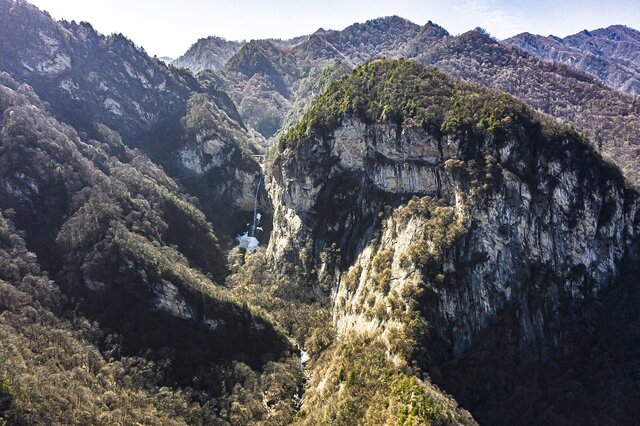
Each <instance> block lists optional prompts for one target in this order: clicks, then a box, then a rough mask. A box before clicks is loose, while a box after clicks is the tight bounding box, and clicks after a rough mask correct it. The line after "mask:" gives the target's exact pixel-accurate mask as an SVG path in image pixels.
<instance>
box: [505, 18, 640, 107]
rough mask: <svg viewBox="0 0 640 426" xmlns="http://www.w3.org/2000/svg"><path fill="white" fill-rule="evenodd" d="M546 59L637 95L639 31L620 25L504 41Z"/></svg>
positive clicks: (639, 64) (525, 35)
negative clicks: (566, 34)
mask: <svg viewBox="0 0 640 426" xmlns="http://www.w3.org/2000/svg"><path fill="white" fill-rule="evenodd" d="M505 43H507V44H509V45H511V46H515V47H517V48H519V49H522V50H524V51H526V52H529V53H530V54H532V55H534V56H536V57H538V58H540V59H543V60H545V61H550V62H556V63H561V64H566V65H570V66H572V67H573V68H576V69H579V70H581V71H584V72H586V73H587V74H590V75H592V76H594V77H596V78H598V79H600V80H601V81H603V82H604V83H605V84H607V85H608V86H611V87H613V88H615V89H618V90H622V91H623V92H627V93H631V94H635V95H637V94H640V32H638V31H637V30H635V29H633V28H629V27H626V26H623V25H612V26H610V27H607V28H600V29H597V30H594V31H587V30H584V31H581V32H579V33H577V34H573V35H570V36H567V37H564V38H560V37H555V36H547V37H545V36H540V35H534V34H530V33H522V34H518V35H517V36H514V37H511V38H509V39H507V40H505Z"/></svg>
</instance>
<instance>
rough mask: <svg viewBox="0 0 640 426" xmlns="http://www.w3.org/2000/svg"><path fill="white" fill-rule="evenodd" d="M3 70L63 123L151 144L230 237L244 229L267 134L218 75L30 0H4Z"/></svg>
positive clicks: (0, 11)
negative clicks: (248, 122)
mask: <svg viewBox="0 0 640 426" xmlns="http://www.w3.org/2000/svg"><path fill="white" fill-rule="evenodd" d="M0 71H6V72H8V73H9V74H10V75H11V76H12V77H13V78H14V79H16V80H17V81H19V82H23V83H26V84H29V85H30V86H32V87H33V88H34V90H35V92H36V93H37V94H38V96H39V97H40V98H41V99H42V100H43V101H45V102H47V103H48V104H49V108H50V110H51V112H52V113H53V114H54V115H55V117H56V118H57V119H58V120H60V121H62V122H65V123H67V124H70V125H72V126H73V127H74V128H76V129H77V130H78V131H80V132H82V133H83V134H86V135H87V136H88V137H96V136H97V135H98V132H99V131H98V128H99V125H106V126H108V127H110V128H111V129H112V130H114V131H116V132H118V134H119V135H120V137H121V138H122V140H123V142H124V144H125V145H127V146H129V147H136V148H139V149H141V150H143V151H144V152H145V153H147V154H148V155H149V156H150V157H151V158H152V159H153V160H154V161H156V162H158V163H159V164H160V165H162V166H163V167H164V168H165V170H167V172H168V173H169V174H170V175H171V176H172V177H175V178H179V179H180V180H181V181H182V183H183V184H185V185H186V186H187V187H188V188H189V190H190V191H191V192H192V193H193V194H194V195H196V196H198V198H200V201H201V202H202V206H203V208H204V209H205V211H206V212H207V214H208V216H209V217H210V218H211V219H212V220H213V221H214V222H215V225H216V226H217V227H218V228H219V229H220V230H221V231H224V233H227V232H232V231H235V232H238V231H239V229H235V228H236V227H237V226H238V223H236V221H235V220H234V219H233V218H234V217H236V216H238V213H239V212H243V211H245V212H248V211H251V210H252V208H253V198H254V192H255V182H256V181H257V179H258V175H259V170H260V168H259V166H258V163H257V162H256V161H255V160H254V159H253V158H252V155H256V154H261V153H262V150H263V139H262V137H261V136H260V135H258V134H257V133H255V132H253V131H250V130H247V128H246V127H245V126H244V123H242V120H241V118H240V116H239V115H238V112H237V111H236V109H235V106H234V104H233V102H232V101H231V100H230V99H229V97H228V95H227V94H226V93H224V92H221V91H219V90H218V89H217V88H216V87H215V86H213V85H211V84H209V80H207V81H204V82H201V81H200V82H199V81H198V80H196V79H195V78H194V77H193V76H192V75H191V74H190V73H189V72H185V71H183V70H179V69H176V68H173V67H167V66H166V65H165V64H164V63H163V62H160V61H157V60H155V59H153V58H150V57H149V56H148V55H147V54H146V53H145V52H144V51H143V50H142V49H140V48H138V47H136V46H135V45H134V44H133V43H132V42H131V41H129V40H128V39H126V38H125V37H124V36H122V35H121V34H117V35H112V36H109V37H105V36H102V35H100V34H98V33H97V32H96V31H95V30H94V29H93V28H92V27H91V25H90V24H88V23H84V22H83V23H80V24H77V23H75V22H71V23H69V22H65V21H60V22H57V21H54V20H53V19H51V17H50V16H49V15H48V14H47V13H45V12H41V11H40V10H38V9H37V8H36V7H34V6H32V5H30V4H29V3H27V2H25V1H23V0H0ZM220 205H225V206H228V207H229V209H228V210H227V211H220V209H219V207H218V206H220ZM243 221H244V220H241V222H243Z"/></svg>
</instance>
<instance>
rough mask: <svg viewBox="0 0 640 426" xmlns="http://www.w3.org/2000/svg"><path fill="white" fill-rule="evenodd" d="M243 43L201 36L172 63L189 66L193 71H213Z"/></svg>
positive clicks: (225, 61)
mask: <svg viewBox="0 0 640 426" xmlns="http://www.w3.org/2000/svg"><path fill="white" fill-rule="evenodd" d="M243 45H244V42H242V41H229V40H225V39H223V38H220V37H207V38H201V39H200V40H198V41H197V42H195V43H194V44H193V45H192V46H191V47H190V48H189V50H187V51H186V53H185V54H184V55H182V56H180V57H179V58H178V59H176V60H175V61H173V62H172V63H173V65H175V66H178V67H185V68H189V69H190V70H191V71H193V72H194V73H196V72H198V71H202V70H205V69H211V70H214V71H215V70H218V69H220V68H222V67H223V66H224V64H226V63H227V61H228V60H229V58H231V57H232V56H233V55H235V54H236V53H238V51H239V50H240V48H241V47H242V46H243Z"/></svg>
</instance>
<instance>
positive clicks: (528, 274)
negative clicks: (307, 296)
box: [268, 71, 640, 423]
mask: <svg viewBox="0 0 640 426" xmlns="http://www.w3.org/2000/svg"><path fill="white" fill-rule="evenodd" d="M374 72H375V71H374ZM352 78H356V77H352ZM478 96H482V95H480V94H478ZM340 99H342V98H340ZM487 102H489V103H490V102H491V101H487ZM491 108H494V106H491V105H490V106H489V110H491ZM494 111H495V109H494ZM508 115H509V114H508ZM539 120H542V124H541V123H540V121H539ZM546 120H547V119H545V118H542V117H537V116H536V115H535V114H533V113H531V112H527V111H520V112H518V113H516V114H512V115H509V118H508V119H507V118H502V119H501V122H502V123H503V124H504V123H508V125H507V126H506V127H505V128H503V129H501V130H498V131H494V132H486V131H481V130H479V127H478V126H477V125H476V126H465V125H463V126H461V127H459V128H455V129H446V126H442V128H441V129H440V130H438V131H433V130H427V129H426V128H425V127H423V126H419V125H416V124H415V122H412V121H411V120H407V119H406V118H405V120H404V122H403V123H388V122H385V121H383V120H378V122H367V123H365V121H367V120H362V119H360V118H358V116H357V113H352V114H349V113H348V112H347V114H346V116H344V117H343V118H342V119H341V120H340V121H339V123H340V124H339V125H338V126H336V127H335V128H333V129H331V130H330V131H328V132H324V134H322V133H321V132H315V133H314V132H313V131H312V132H311V133H310V134H308V136H307V137H306V138H304V139H300V140H298V141H297V142H296V143H294V144H289V145H286V147H285V148H284V149H283V150H282V151H281V153H280V154H278V155H277V156H276V158H275V159H273V161H272V163H271V164H270V165H269V167H270V168H269V173H270V176H269V179H268V188H269V192H270V194H271V197H272V199H273V204H274V206H275V207H274V231H273V233H272V238H271V241H270V243H269V248H268V254H269V256H270V257H271V259H273V260H279V262H278V263H280V264H281V260H282V259H285V260H286V261H287V262H289V263H290V264H292V265H295V266H297V267H298V268H300V270H301V271H303V272H305V273H306V274H307V277H309V280H310V282H312V283H316V282H317V283H318V284H319V285H318V288H317V290H318V292H324V293H325V294H326V295H328V296H330V300H331V303H332V305H333V319H334V325H335V327H336V329H337V333H338V336H339V338H342V339H349V338H353V336H368V337H369V338H372V337H373V338H378V337H380V338H381V339H382V340H383V341H384V342H385V345H386V347H387V351H388V355H389V356H390V357H392V358H393V357H395V358H398V357H402V356H409V357H411V358H413V359H415V360H417V362H418V363H419V364H420V365H421V367H422V368H424V369H425V370H426V371H430V372H433V375H434V377H435V378H436V379H438V381H439V383H441V384H443V386H445V389H447V386H448V382H447V377H442V375H440V373H441V370H440V367H442V366H444V365H447V364H448V363H450V362H455V361H456V360H461V359H462V360H464V359H467V357H469V356H470V354H472V353H473V351H474V348H475V347H477V346H478V344H479V342H480V341H481V339H483V338H484V337H485V336H487V335H488V334H491V333H493V334H494V335H495V334H497V335H498V336H497V337H496V338H497V339H499V340H501V343H500V344H499V346H490V347H489V349H487V348H486V347H485V348H484V350H485V356H484V359H485V361H486V360H488V359H492V356H493V355H492V353H493V352H492V351H495V353H499V354H502V355H504V356H511V357H513V358H514V359H517V360H518V361H517V362H519V363H522V364H526V363H535V364H536V365H546V363H550V362H552V360H554V359H556V354H557V352H564V355H566V354H570V353H571V351H573V350H575V348H574V347H572V346H570V345H568V344H567V343H566V342H567V339H568V338H569V337H568V336H574V335H575V333H580V330H577V331H576V330H575V329H571V328H570V327H568V326H567V324H569V323H575V322H576V321H583V322H584V323H588V321H589V320H588V319H586V318H585V315H584V313H583V312H581V311H582V310H583V309H586V307H587V306H592V305H593V304H594V303H596V304H597V303H602V302H601V301H602V300H604V298H605V296H604V295H605V294H607V292H610V291H612V290H611V289H612V288H613V289H615V288H626V287H627V286H628V285H634V283H631V284H629V281H628V279H627V278H625V277H627V274H628V273H629V270H630V269H631V270H633V269H634V268H637V267H636V266H635V265H636V264H637V260H638V253H639V249H640V246H639V245H640V239H639V232H640V216H639V215H638V214H637V211H638V205H639V204H638V194H637V192H636V191H635V190H633V189H631V188H630V187H629V186H627V184H626V183H625V181H624V179H623V177H622V175H621V173H620V172H619V170H617V169H616V168H615V167H613V166H611V165H609V164H606V163H605V162H604V161H603V160H602V158H600V157H599V155H598V154H596V153H595V152H593V150H592V149H591V148H589V145H588V143H586V141H584V140H581V139H580V138H579V137H578V136H577V135H576V134H575V133H574V132H571V131H568V130H562V131H561V130H558V129H556V130H554V131H550V130H549V129H548V127H547V126H557V125H555V124H553V123H550V122H548V121H546ZM442 129H445V131H444V132H443V131H442ZM285 266H286V265H285ZM316 278H317V281H316ZM598 301H600V302H598ZM607 309H616V307H615V306H609V307H607ZM505 322H506V323H505ZM589 327H594V325H593V324H592V325H590V326H589ZM495 330H499V331H497V332H496V331H495ZM407 346H408V347H407ZM505 354H510V355H505ZM494 359H497V358H494ZM487 364H489V365H487ZM477 368H478V370H480V369H482V368H491V366H490V362H489V363H486V362H485V364H482V363H479V364H478V366H477ZM473 374H476V373H474V372H472V373H470V375H473ZM469 381H472V380H471V379H469ZM507 382H508V379H507ZM503 385H504V383H503ZM482 386H485V388H482ZM482 386H480V387H479V388H478V387H476V388H474V390H467V392H482V391H486V392H487V393H488V394H490V395H496V394H497V393H496V392H494V391H495V389H494V390H487V389H486V387H487V386H494V387H498V386H500V385H498V384H496V383H493V384H491V382H490V381H489V382H487V381H485V382H483V383H482ZM454 388H455V389H456V390H460V386H458V387H457V388H456V387H455V386H452V387H451V389H454ZM481 389H482V390H481ZM492 392H493V393H492ZM454 396H455V397H459V396H460V398H461V399H459V400H458V401H459V402H463V403H467V402H468V401H471V400H470V399H465V398H467V397H468V395H467V396H465V394H464V393H463V392H462V391H461V393H460V394H455V393H454ZM468 404H469V405H467V406H466V408H470V406H472V405H473V402H468ZM479 407H480V408H479V409H482V408H483V406H482V405H481V404H480V405H479ZM474 408H475V407H474ZM503 408H504V409H505V410H508V409H509V406H508V404H506V405H505V406H504V407H503ZM516 411H517V410H516ZM556 411H562V410H556ZM514 413H515V412H514ZM472 414H474V416H475V413H474V411H473V410H472ZM519 415H522V412H520V411H517V413H515V414H511V416H516V417H511V418H510V417H509V416H507V417H500V420H498V418H495V417H491V416H490V415H487V416H485V417H482V418H480V419H479V420H481V421H482V420H485V421H490V422H496V421H497V422H498V423H502V422H506V421H508V419H509V418H510V419H511V420H512V421H513V420H516V419H517V416H519ZM541 419H542V417H539V418H538V420H541Z"/></svg>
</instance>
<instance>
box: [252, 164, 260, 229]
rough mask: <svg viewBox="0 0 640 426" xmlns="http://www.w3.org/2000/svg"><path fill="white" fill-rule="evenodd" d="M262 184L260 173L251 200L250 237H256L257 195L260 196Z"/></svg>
mask: <svg viewBox="0 0 640 426" xmlns="http://www.w3.org/2000/svg"><path fill="white" fill-rule="evenodd" d="M261 184H262V171H261V172H260V178H259V179H258V186H257V187H256V196H255V198H254V199H253V222H252V223H251V234H250V236H251V237H255V236H256V223H257V222H256V221H257V220H260V217H259V216H258V215H259V214H260V213H258V195H259V194H260V185H261Z"/></svg>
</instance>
